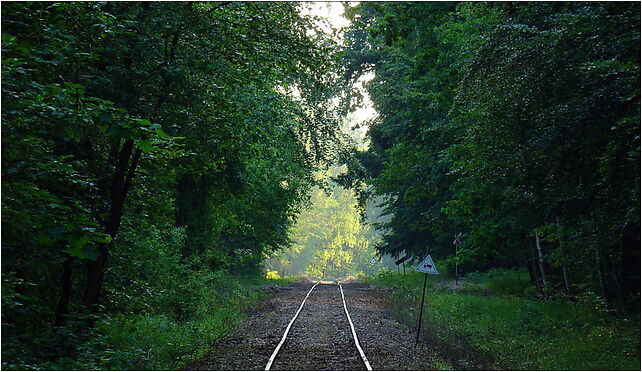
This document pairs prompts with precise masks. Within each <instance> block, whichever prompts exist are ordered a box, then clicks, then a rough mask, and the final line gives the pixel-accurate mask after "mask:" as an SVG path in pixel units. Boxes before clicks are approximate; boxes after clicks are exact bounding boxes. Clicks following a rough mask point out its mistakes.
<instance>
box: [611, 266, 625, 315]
mask: <svg viewBox="0 0 642 372" xmlns="http://www.w3.org/2000/svg"><path fill="white" fill-rule="evenodd" d="M611 269H612V273H613V282H614V283H615V290H616V291H617V295H618V300H619V301H620V306H619V307H620V310H621V311H624V306H625V305H626V303H625V301H624V293H623V292H622V286H621V285H620V278H619V276H618V270H617V263H616V262H615V258H614V257H613V256H611Z"/></svg>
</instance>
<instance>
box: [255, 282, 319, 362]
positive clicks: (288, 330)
mask: <svg viewBox="0 0 642 372" xmlns="http://www.w3.org/2000/svg"><path fill="white" fill-rule="evenodd" d="M319 283H320V282H316V283H314V285H313V286H312V288H310V290H309V291H308V294H307V295H305V298H304V299H303V302H301V306H299V310H297V311H296V313H295V314H294V316H293V317H292V320H290V323H289V324H288V326H287V327H286V328H285V332H284V333H283V337H282V338H281V342H279V344H278V345H276V348H275V349H274V351H273V352H272V356H270V360H268V363H267V365H266V366H265V370H266V371H269V370H270V367H272V363H274V359H275V358H276V355H277V354H278V353H279V350H281V346H283V344H284V343H285V339H286V338H287V337H288V332H290V327H292V324H294V321H295V320H296V318H297V317H298V316H299V313H300V312H301V309H303V305H305V301H306V300H307V299H308V297H309V296H310V293H312V291H313V290H314V288H315V287H316V286H317V285H318V284H319Z"/></svg>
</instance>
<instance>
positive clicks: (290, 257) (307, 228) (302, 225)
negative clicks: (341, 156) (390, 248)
mask: <svg viewBox="0 0 642 372" xmlns="http://www.w3.org/2000/svg"><path fill="white" fill-rule="evenodd" d="M331 170H333V173H337V172H338V171H339V168H338V167H335V168H331ZM290 238H291V239H292V244H291V246H290V247H289V248H287V249H284V250H282V251H280V252H278V254H276V255H275V256H274V257H272V258H270V259H269V260H268V261H267V264H268V267H270V268H271V269H273V270H276V271H278V272H279V274H281V275H293V274H306V275H309V276H311V277H314V278H342V277H345V276H346V275H349V274H357V273H359V272H362V273H366V272H368V273H369V272H371V271H373V269H374V265H373V264H372V263H371V262H370V261H371V260H372V258H373V257H374V253H375V251H374V246H375V244H376V243H377V241H378V238H379V233H378V232H377V231H375V230H374V228H373V226H372V225H371V224H368V223H366V222H365V221H362V219H361V216H360V214H359V210H358V208H357V199H356V198H355V196H354V194H353V191H352V190H346V189H344V188H342V187H340V186H338V185H336V184H332V183H331V184H330V185H328V186H327V189H323V188H315V189H313V191H312V193H311V198H310V202H309V206H308V208H307V210H305V211H303V212H302V213H301V214H300V215H299V217H298V219H297V221H296V223H295V224H294V225H293V226H292V227H291V229H290Z"/></svg>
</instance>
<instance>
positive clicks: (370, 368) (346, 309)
mask: <svg viewBox="0 0 642 372" xmlns="http://www.w3.org/2000/svg"><path fill="white" fill-rule="evenodd" d="M337 284H339V283H337ZM339 290H340V291H341V299H342V300H343V310H345V312H346V317H347V318H348V323H350V329H351V330H352V337H354V344H355V346H356V347H357V350H359V355H361V360H363V363H364V364H365V365H366V369H367V370H368V371H372V367H370V362H368V358H366V354H365V353H364V352H363V349H362V348H361V345H359V339H358V338H357V332H356V331H355V330H354V324H352V319H350V314H349V313H348V306H347V305H346V298H345V296H344V295H343V287H342V286H341V284H339Z"/></svg>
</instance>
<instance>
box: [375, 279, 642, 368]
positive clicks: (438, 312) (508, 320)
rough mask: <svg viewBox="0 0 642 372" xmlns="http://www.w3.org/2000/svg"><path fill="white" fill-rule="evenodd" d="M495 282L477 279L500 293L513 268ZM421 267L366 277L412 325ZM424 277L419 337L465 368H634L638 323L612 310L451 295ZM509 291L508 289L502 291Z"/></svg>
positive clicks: (507, 285)
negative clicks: (388, 294)
mask: <svg viewBox="0 0 642 372" xmlns="http://www.w3.org/2000/svg"><path fill="white" fill-rule="evenodd" d="M496 274H497V275H495V277H496V278H498V282H499V283H490V282H492V278H488V277H485V278H482V277H483V276H482V275H481V274H480V275H479V277H478V278H473V280H476V281H477V284H476V285H481V286H483V287H484V288H486V289H494V290H498V291H499V292H500V293H506V292H515V291H513V290H514V289H515V288H517V285H516V284H515V283H512V284H511V283H507V281H508V280H507V278H508V277H516V275H514V274H515V273H496ZM423 279H424V277H423V275H422V274H421V273H409V274H407V275H397V274H396V273H393V272H388V271H384V272H381V273H379V274H378V275H377V276H374V277H370V278H369V279H368V281H369V282H370V283H372V284H374V285H378V286H384V287H390V288H392V289H393V292H392V303H393V304H395V313H396V315H397V316H398V317H399V318H400V320H402V321H404V322H405V323H406V324H408V325H410V326H414V327H416V321H417V319H418V315H419V305H420V301H421V290H422V285H423ZM439 281H440V279H439V278H435V277H430V278H429V284H430V285H428V287H427V291H426V303H425V308H424V322H423V325H422V334H423V336H424V337H425V338H426V339H427V340H428V341H429V343H431V345H434V346H436V347H438V348H440V349H441V353H442V354H443V357H444V358H445V359H447V360H450V361H451V363H452V364H453V365H454V366H455V367H456V368H462V369H478V368H483V369H519V370H639V369H640V321H639V317H636V316H635V315H633V318H629V317H623V316H616V315H614V314H612V313H611V312H610V311H608V309H607V308H605V307H603V306H601V305H600V304H599V303H597V302H587V303H571V302H566V301H548V300H547V301H544V300H540V301H538V300H533V299H529V298H527V297H520V296H516V295H503V296H499V295H492V294H491V295H489V293H490V292H486V293H485V294H486V295H483V296H480V295H475V294H465V293H464V294H462V293H456V292H453V291H452V290H447V289H443V288H442V287H441V286H440V285H438V284H439ZM507 289H511V290H507Z"/></svg>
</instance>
